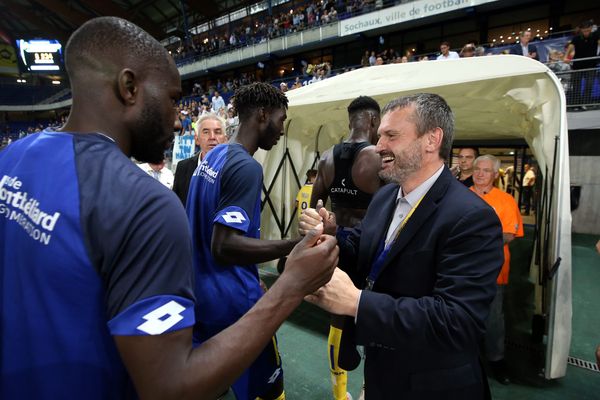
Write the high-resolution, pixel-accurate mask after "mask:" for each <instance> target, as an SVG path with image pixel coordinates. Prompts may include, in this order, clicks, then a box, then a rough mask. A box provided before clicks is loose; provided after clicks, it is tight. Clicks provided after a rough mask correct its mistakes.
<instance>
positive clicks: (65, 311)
mask: <svg viewBox="0 0 600 400" xmlns="http://www.w3.org/2000/svg"><path fill="white" fill-rule="evenodd" d="M65 56H66V60H65V63H66V69H67V72H68V74H69V78H70V82H71V88H72V95H73V105H72V109H71V114H70V116H69V120H68V122H67V123H66V125H65V126H64V127H63V128H62V129H61V131H60V132H42V133H39V134H36V135H31V136H29V137H27V138H25V139H22V140H19V141H17V142H15V143H13V144H12V145H10V146H8V147H7V148H6V149H4V150H3V151H2V152H0V321H2V322H1V328H0V349H1V350H0V398H2V399H67V398H80V399H125V398H136V397H139V398H144V399H146V398H152V399H155V398H157V399H158V398H161V399H162V398H164V399H174V398H195V399H200V398H215V397H216V396H217V395H218V394H219V393H222V392H223V391H224V390H225V389H226V388H227V387H229V386H230V385H231V383H232V382H233V381H234V380H235V379H236V378H237V376H239V375H240V374H241V373H242V372H243V371H244V370H245V369H246V368H247V367H248V366H249V365H250V364H251V363H252V361H253V360H254V359H255V358H256V357H257V356H258V355H259V354H260V353H261V352H262V350H263V349H264V347H265V345H267V343H270V341H271V340H272V335H273V334H274V332H275V330H276V329H277V328H278V327H279V325H280V324H281V322H282V321H283V320H284V319H285V318H286V317H287V316H288V315H289V314H290V313H291V312H292V310H293V309H294V308H295V307H297V306H298V305H299V304H300V302H301V301H302V299H303V297H304V295H306V294H307V293H310V292H312V291H314V290H316V289H317V288H318V287H319V286H321V285H322V284H323V283H324V282H326V281H328V280H329V278H330V276H331V273H332V270H333V265H334V264H335V263H336V262H337V260H336V259H337V248H336V246H335V240H334V239H333V238H332V237H329V236H324V235H320V230H319V229H317V230H315V231H314V232H313V234H312V236H311V237H310V238H309V239H307V240H304V241H303V242H301V243H300V244H299V245H297V246H296V247H295V248H294V250H293V251H292V253H291V254H290V257H289V260H288V264H287V266H286V271H285V273H284V274H283V275H282V276H281V277H280V279H279V280H278V281H277V282H276V283H275V285H273V287H272V288H271V290H270V291H269V293H267V294H266V295H265V296H263V298H262V299H261V300H260V301H259V302H258V303H257V304H256V306H255V307H254V308H252V309H251V310H250V311H249V312H248V313H246V314H245V315H244V316H243V317H242V318H240V320H239V321H238V322H237V323H236V324H235V325H233V326H232V327H231V328H230V329H227V330H225V331H224V332H221V333H220V334H219V335H216V336H215V337H213V338H212V339H210V340H208V341H206V342H205V343H203V344H202V345H201V346H200V347H198V348H195V349H193V347H192V326H193V325H194V323H195V317H194V305H195V300H194V295H193V275H192V274H193V271H192V246H191V245H192V243H191V239H190V234H189V229H188V227H187V226H188V225H187V221H186V217H185V212H184V210H183V208H182V206H181V203H180V202H179V200H178V199H177V197H176V196H175V194H173V193H172V192H171V191H170V190H168V189H167V188H165V187H163V186H162V185H161V184H160V183H158V182H157V181H156V180H154V179H152V178H151V177H150V176H148V175H147V174H145V173H144V172H143V171H142V170H141V169H139V168H138V167H137V166H135V165H134V164H133V163H132V162H131V161H130V159H129V157H130V156H133V157H135V158H137V159H138V160H140V161H145V162H154V163H156V162H158V161H160V160H161V159H162V157H163V152H164V150H165V149H166V148H167V147H168V146H169V145H170V142H171V140H172V129H173V123H174V113H173V104H174V102H175V101H176V100H177V99H178V98H179V97H180V94H181V83H180V78H179V73H178V71H177V69H176V67H175V64H174V62H173V60H172V58H171V57H170V56H169V54H168V53H167V52H166V50H165V49H164V48H163V47H162V46H161V45H160V44H159V43H158V42H157V41H156V40H155V39H153V38H152V37H151V36H150V35H148V34H147V33H146V32H144V31H143V30H141V29H140V28H138V27H137V26H135V25H134V24H132V23H130V22H128V21H125V20H122V19H119V18H114V17H103V18H96V19H93V20H90V21H88V22H86V23H85V24H83V25H82V26H81V27H80V28H79V29H78V30H77V31H76V32H75V33H74V34H73V35H72V37H71V39H70V40H69V42H68V44H67V46H66V52H65ZM322 260H325V261H324V262H323V261H322ZM257 326H260V327H261V329H255V328H256V327H257Z"/></svg>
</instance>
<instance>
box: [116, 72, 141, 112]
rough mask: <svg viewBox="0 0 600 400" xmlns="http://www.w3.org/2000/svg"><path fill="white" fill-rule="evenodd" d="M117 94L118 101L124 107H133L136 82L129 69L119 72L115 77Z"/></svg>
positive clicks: (135, 77) (136, 91)
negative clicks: (124, 105)
mask: <svg viewBox="0 0 600 400" xmlns="http://www.w3.org/2000/svg"><path fill="white" fill-rule="evenodd" d="M117 93H118V95H119V97H120V100H121V101H122V102H123V103H124V104H126V105H133V104H135V102H136V100H137V94H138V80H137V76H136V74H135V72H133V71H132V70H131V69H128V68H126V69H123V70H121V71H119V74H118V76H117Z"/></svg>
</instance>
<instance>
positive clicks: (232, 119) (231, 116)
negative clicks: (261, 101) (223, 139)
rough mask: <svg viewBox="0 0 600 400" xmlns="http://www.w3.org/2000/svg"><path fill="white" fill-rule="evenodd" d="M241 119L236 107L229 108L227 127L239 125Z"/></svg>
mask: <svg viewBox="0 0 600 400" xmlns="http://www.w3.org/2000/svg"><path fill="white" fill-rule="evenodd" d="M239 123H240V122H239V119H238V116H237V113H236V111H235V108H230V109H229V110H227V121H226V124H227V128H229V127H230V126H235V125H239Z"/></svg>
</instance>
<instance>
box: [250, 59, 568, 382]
mask: <svg viewBox="0 0 600 400" xmlns="http://www.w3.org/2000/svg"><path fill="white" fill-rule="evenodd" d="M416 92H432V93H437V94H439V95H441V96H443V97H444V98H445V99H446V101H447V102H448V104H449V105H450V107H451V108H452V110H453V111H454V113H455V116H456V134H455V138H456V139H472V140H480V139H481V140H483V139H511V138H513V139H514V138H524V139H525V141H526V142H527V144H528V145H529V147H530V148H531V150H532V152H533V154H534V156H535V158H536V159H537V161H538V163H539V167H540V171H541V172H543V174H544V175H545V176H546V177H547V178H548V179H547V185H545V187H544V188H543V190H544V191H545V193H546V194H547V201H546V204H545V207H543V210H542V213H541V214H542V215H541V218H542V221H544V222H543V223H542V226H541V236H540V237H541V238H545V240H541V241H539V242H538V243H536V246H539V247H540V250H541V251H542V254H546V257H544V258H543V261H542V265H535V261H534V262H533V265H532V273H531V276H532V278H534V279H535V280H536V290H537V296H536V297H537V302H536V303H539V304H536V307H537V308H538V310H537V312H538V313H542V312H543V310H545V312H546V313H547V317H548V330H547V335H548V337H547V352H546V368H545V374H546V378H548V379H552V378H558V377H561V376H564V375H565V372H566V363H567V357H568V352H569V347H570V341H571V314H572V311H571V215H570V197H569V160H568V139H567V120H566V102H565V96H564V93H563V91H562V86H561V84H560V82H559V81H558V79H557V78H556V76H555V75H554V74H553V73H552V72H551V71H550V70H549V69H548V68H547V67H546V66H544V65H543V64H541V63H539V62H537V61H534V60H531V59H528V58H526V57H519V56H509V55H506V56H490V57H479V58H469V59H460V60H449V61H444V62H437V61H430V62H419V63H408V64H393V65H382V66H375V67H369V68H362V69H359V70H355V71H351V72H347V73H344V74H342V75H338V76H335V77H332V78H329V79H326V80H324V81H321V82H318V83H315V84H311V85H309V86H306V87H302V88H299V89H295V90H292V91H289V92H288V93H287V95H288V98H289V110H288V121H287V123H286V136H285V138H284V139H282V140H281V141H280V143H279V144H278V145H277V147H275V148H274V149H273V150H271V151H270V152H268V153H266V152H263V151H259V152H257V154H256V158H257V159H258V160H259V161H260V162H262V164H263V166H264V170H265V186H266V188H270V191H269V194H268V196H265V202H266V204H265V208H264V211H263V220H262V232H263V237H265V238H280V237H281V236H282V232H283V233H284V235H286V236H290V235H291V236H294V235H295V233H294V227H293V225H292V227H288V222H290V221H292V220H293V218H292V217H291V215H290V214H291V213H292V211H293V199H294V198H295V195H296V192H297V190H298V184H297V177H299V178H300V181H301V182H300V183H302V182H303V181H304V172H305V171H306V170H307V169H309V168H311V166H313V163H314V160H315V158H316V156H317V154H318V153H319V152H322V151H323V150H325V149H327V148H329V147H330V146H331V145H333V144H334V143H338V142H339V141H340V138H342V137H344V136H345V135H346V134H347V132H348V117H347V111H346V107H347V106H348V104H349V103H350V102H351V101H352V100H353V99H354V98H356V97H358V96H360V95H367V96H371V97H373V98H375V99H376V100H377V101H378V102H379V103H380V105H382V106H383V105H385V104H386V103H387V102H388V101H390V100H391V99H393V98H396V97H399V96H401V95H406V94H410V93H416ZM538 214H540V212H539V211H538ZM285 228H289V231H286V232H284V231H285ZM559 257H560V259H561V260H562V261H561V263H560V266H559V267H558V270H557V272H556V274H555V275H554V277H553V278H552V279H548V280H545V281H543V282H537V280H538V278H537V277H538V273H537V272H538V269H539V268H542V269H544V270H545V271H548V270H549V269H550V268H551V267H552V265H554V264H555V262H556V261H557V259H558V258H559ZM544 275H547V274H544ZM542 288H545V293H546V296H545V299H546V302H545V303H544V304H542V298H541V295H540V293H541V292H542Z"/></svg>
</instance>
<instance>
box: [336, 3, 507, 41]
mask: <svg viewBox="0 0 600 400" xmlns="http://www.w3.org/2000/svg"><path fill="white" fill-rule="evenodd" d="M495 1H498V0H416V1H412V2H410V3H407V4H400V5H398V6H394V7H390V8H386V9H384V10H379V11H374V12H371V13H368V14H363V15H359V16H358V17H354V18H349V19H345V20H342V21H340V36H347V35H353V34H355V33H359V32H364V31H370V30H372V29H377V28H382V27H384V26H388V25H395V24H401V23H403V22H407V21H413V20H416V19H419V18H426V17H431V16H432V15H437V14H442V13H446V12H450V11H456V10H460V9H463V8H468V7H475V6H479V5H482V4H486V3H493V2H495Z"/></svg>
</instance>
